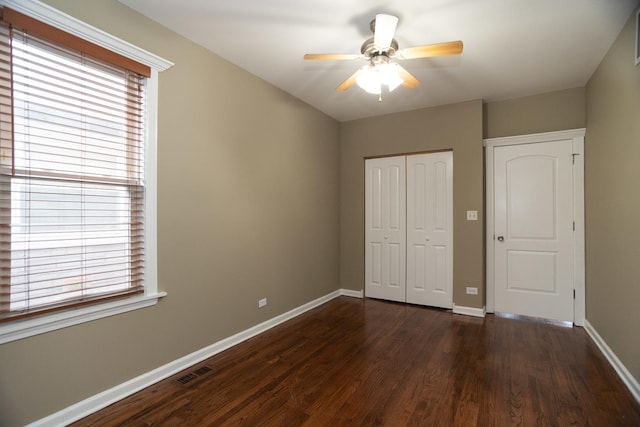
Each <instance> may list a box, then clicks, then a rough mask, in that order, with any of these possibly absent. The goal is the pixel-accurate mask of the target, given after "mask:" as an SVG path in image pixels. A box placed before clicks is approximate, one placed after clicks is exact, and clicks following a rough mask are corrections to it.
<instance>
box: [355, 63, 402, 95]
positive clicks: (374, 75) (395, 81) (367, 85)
mask: <svg viewBox="0 0 640 427" xmlns="http://www.w3.org/2000/svg"><path fill="white" fill-rule="evenodd" d="M356 83H357V84H358V86H360V87H361V88H362V89H363V90H364V91H365V92H367V93H370V94H372V95H380V93H381V92H382V86H387V87H388V88H389V92H392V91H393V90H394V89H395V88H397V87H398V86H400V85H401V84H402V83H403V80H402V78H400V76H399V75H398V69H397V67H396V66H395V64H389V63H386V64H376V65H365V66H364V67H362V68H361V69H360V72H359V73H358V77H357V78H356Z"/></svg>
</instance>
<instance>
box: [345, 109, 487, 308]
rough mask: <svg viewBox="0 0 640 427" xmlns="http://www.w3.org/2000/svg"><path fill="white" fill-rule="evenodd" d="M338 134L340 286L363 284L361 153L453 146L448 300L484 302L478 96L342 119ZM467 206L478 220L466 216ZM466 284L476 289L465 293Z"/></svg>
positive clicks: (359, 286) (470, 303) (478, 304)
mask: <svg viewBox="0 0 640 427" xmlns="http://www.w3.org/2000/svg"><path fill="white" fill-rule="evenodd" d="M341 135H342V136H341V164H340V174H341V178H340V182H341V184H340V187H341V192H340V212H341V216H340V226H341V233H340V241H341V245H340V257H341V264H340V266H341V267H340V272H341V274H340V282H341V287H343V288H345V289H354V290H360V289H362V288H363V287H364V158H365V157H370V156H383V155H384V156H386V155H393V154H404V153H413V152H425V151H434V150H443V149H453V210H454V213H453V216H454V219H453V227H454V233H453V234H454V243H453V269H454V271H453V301H454V303H455V304H456V305H461V306H466V307H476V308H481V307H483V306H484V259H483V254H484V250H483V226H482V224H483V222H484V215H483V211H484V209H483V206H484V205H483V189H482V179H483V158H482V102H481V101H480V100H477V101H470V102H464V103H460V104H453V105H446V106H442V107H434V108H426V109H421V110H415V111H410V112H406V113H399V114H392V115H388V116H382V117H375V118H367V119H361V120H354V121H350V122H345V123H342V130H341ZM467 210H477V211H478V215H479V218H478V221H467V220H466V211H467ZM466 286H475V287H478V289H479V295H466V293H465V287H466Z"/></svg>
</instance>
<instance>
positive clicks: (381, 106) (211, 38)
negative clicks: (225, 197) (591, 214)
mask: <svg viewBox="0 0 640 427" xmlns="http://www.w3.org/2000/svg"><path fill="white" fill-rule="evenodd" d="M120 1H121V2H122V3H124V4H126V5H128V6H129V7H131V8H133V9H135V10H137V11H139V12H140V13H142V14H144V15H146V16H148V17H149V18H151V19H153V20H155V21H157V22H159V23H161V24H162V25H164V26H166V27H168V28H171V29H172V30H174V31H176V32H177V33H179V34H181V35H183V36H185V37H187V38H189V39H191V40H193V41H194V42H196V43H198V44H200V45H202V46H204V47H206V48H207V49H209V50H211V51H212V52H214V53H216V54H218V55H220V56H221V57H223V58H225V59H227V60H228V61H230V62H232V63H234V64H236V65H238V66H239V67H241V68H243V69H245V70H247V71H249V72H251V73H252V74H255V75H257V76H259V77H261V78H262V79H264V80H266V81H268V82H270V83H272V84H273V85H275V86H277V87H279V88H281V89H283V90H285V91H286V92H289V93H291V94H292V95H294V96H296V97H297V98H300V99H302V100H303V101H305V102H307V103H308V104H311V105H313V106H314V107H316V108H318V109H319V110H321V111H324V112H325V113H327V114H328V115H330V116H332V117H334V118H336V119H338V120H340V121H346V120H352V119H357V118H362V117H369V116H376V115H381V114H388V113H393V112H399V111H407V110H413V109H417V108H422V107H429V106H434V105H442V104H450V103H454V102H460V101H465V100H471V99H484V100H485V101H495V100H501V99H508V98H515V97H520V96H527V95H532V94H538V93H544V92H549V91H554V90H559V89H567V88H573V87H581V86H584V85H585V84H586V82H587V81H588V79H589V77H590V76H591V75H592V74H593V72H594V71H595V69H596V67H597V65H598V64H599V63H600V61H601V60H602V58H603V57H604V55H605V53H606V52H607V50H608V49H609V47H610V46H611V44H612V43H613V42H614V40H615V38H616V37H617V35H618V33H619V32H620V30H621V29H622V27H623V25H624V23H625V22H626V20H627V18H628V17H629V15H630V13H631V12H632V10H633V9H634V7H635V6H636V5H638V3H639V2H640V0H533V1H532V0H396V1H383V0H120ZM381 12H384V13H389V14H392V15H396V16H398V17H399V18H400V22H399V23H398V27H397V30H396V35H395V38H396V40H397V41H398V43H399V45H400V48H404V47H411V46H416V45H424V44H431V43H438V42H444V41H451V40H462V41H463V42H464V52H463V53H462V55H459V56H452V57H439V58H429V59H412V60H405V61H402V65H403V66H404V67H405V68H406V69H407V70H408V71H409V72H411V73H412V74H414V75H415V76H416V77H417V78H418V79H419V80H420V81H421V82H422V84H421V85H420V86H419V87H418V88H416V89H405V88H403V87H400V88H398V89H396V90H395V91H394V92H392V93H389V94H383V100H382V102H381V103H379V102H378V97H377V96H376V95H371V94H368V93H366V92H364V91H363V90H361V89H360V88H359V87H357V86H354V87H352V88H351V89H349V90H348V91H346V92H336V91H335V87H336V86H338V85H339V84H340V83H341V82H342V81H343V80H344V79H346V78H347V77H348V76H350V75H351V74H352V73H353V72H355V71H356V70H357V69H358V68H359V67H361V66H362V65H364V64H365V62H364V61H357V60H356V61H304V60H303V59H302V57H303V55H304V54H305V53H360V45H361V44H362V42H363V41H364V40H365V39H366V38H368V37H370V36H371V33H370V30H369V22H370V21H371V20H372V19H373V18H374V17H375V15H376V14H377V13H381ZM632 60H633V52H629V61H632ZM211 78H215V76H211Z"/></svg>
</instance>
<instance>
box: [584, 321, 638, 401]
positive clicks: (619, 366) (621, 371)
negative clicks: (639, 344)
mask: <svg viewBox="0 0 640 427" xmlns="http://www.w3.org/2000/svg"><path fill="white" fill-rule="evenodd" d="M584 330H585V331H587V334H589V336H590V337H591V339H592V340H593V342H594V343H596V345H597V346H598V348H599V349H600V351H601V352H602V354H603V355H604V357H605V358H606V359H607V360H608V361H609V363H610V364H611V366H613V369H615V371H616V373H617V374H618V376H619V377H620V379H621V380H622V382H623V383H624V384H625V385H626V386H627V388H628V389H629V391H630V392H631V394H632V395H633V397H634V398H635V399H636V401H637V402H638V403H640V383H639V382H638V380H636V379H635V378H634V377H633V375H631V372H629V370H628V369H627V368H626V367H625V366H624V364H623V363H622V362H621V361H620V359H618V356H616V354H615V353H614V352H613V350H611V348H610V347H609V346H608V345H607V343H606V342H605V340H604V339H602V337H601V336H600V334H599V333H598V332H597V331H596V330H595V329H594V327H593V325H591V323H589V321H588V320H586V319H585V321H584Z"/></svg>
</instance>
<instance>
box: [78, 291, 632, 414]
mask: <svg viewBox="0 0 640 427" xmlns="http://www.w3.org/2000/svg"><path fill="white" fill-rule="evenodd" d="M188 374H191V375H188ZM187 375H188V377H187V378H193V379H192V380H191V381H187V380H184V379H183V382H184V383H182V382H180V381H178V379H182V378H184V377H185V376H187ZM74 425H82V426H85V425H108V426H112V425H133V426H151V425H154V426H156V425H166V426H200V425H205V426H206V425H216V426H217V425H228V426H235V425H245V426H300V425H305V426H347V425H349V426H351V425H358V426H512V425H514V426H515V425H518V426H519V425H521V426H640V405H638V403H637V402H635V400H634V399H633V397H632V395H631V394H630V393H629V391H628V390H627V389H626V388H625V386H624V385H623V384H622V382H621V381H620V379H619V378H618V377H617V375H616V374H615V372H614V371H613V369H612V368H611V366H610V365H609V364H608V362H607V361H606V360H605V359H604V357H603V356H602V355H601V354H600V351H599V350H598V349H597V347H596V346H595V345H594V344H593V342H592V341H591V339H590V338H589V337H588V336H587V334H586V333H585V332H584V330H583V329H581V328H565V327H559V326H552V325H548V324H543V323H538V322H533V321H526V320H513V319H505V318H500V317H496V316H493V315H488V316H487V317H486V318H484V319H479V318H472V317H466V316H459V315H454V314H452V313H451V312H449V311H444V310H437V309H429V308H424V307H417V306H411V305H403V304H396V303H389V302H383V301H377V300H371V299H365V300H360V299H355V298H349V297H340V298H337V299H335V300H333V301H330V302H328V303H327V304H324V305H323V306H321V307H319V308H316V309H314V310H312V311H309V312H307V313H305V314H303V315H301V316H299V317H297V318H295V319H293V320H291V321H289V322H286V323H284V324H283V325H280V326H278V327H276V328H274V329H271V330H269V331H267V332H266V333H264V334H261V335H260V336H257V337H254V338H252V339H250V340H248V341H246V342H244V343H242V344H240V345H237V346H235V347H233V348H231V349H229V350H227V351H225V352H223V353H220V354H218V355H216V356H214V357H212V358H210V359H208V360H206V361H204V362H202V363H200V364H198V365H196V366H193V367H192V368H190V369H188V370H186V371H184V372H182V373H180V374H178V375H175V376H173V377H171V378H168V379H166V380H164V381H161V382H159V383H158V384H155V385H153V386H151V387H149V388H147V389H145V390H142V391H141V392H139V393H136V394H134V395H132V396H130V397H128V398H126V399H124V400H122V401H120V402H118V403H116V404H114V405H111V406H109V407H107V408H105V409H104V410H102V411H99V412H97V413H95V414H93V415H91V416H89V417H87V418H85V419H83V420H81V421H79V422H77V423H76V424H74Z"/></svg>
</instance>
